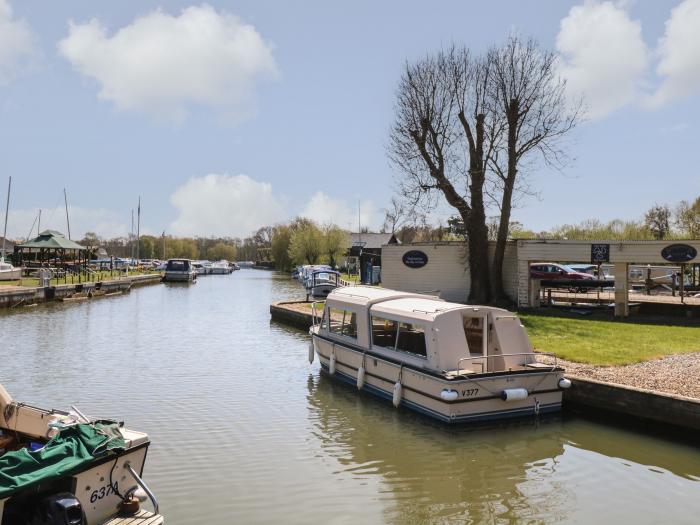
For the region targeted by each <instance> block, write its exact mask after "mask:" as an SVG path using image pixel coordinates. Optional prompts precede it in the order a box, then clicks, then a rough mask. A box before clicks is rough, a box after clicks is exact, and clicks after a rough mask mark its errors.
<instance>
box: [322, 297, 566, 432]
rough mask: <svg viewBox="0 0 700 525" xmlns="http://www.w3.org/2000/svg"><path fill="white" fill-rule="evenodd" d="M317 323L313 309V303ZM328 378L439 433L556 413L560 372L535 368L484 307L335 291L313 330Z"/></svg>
mask: <svg viewBox="0 0 700 525" xmlns="http://www.w3.org/2000/svg"><path fill="white" fill-rule="evenodd" d="M313 311H314V317H315V318H316V315H315V314H316V303H314V308H313ZM310 335H311V347H310V348H309V360H310V361H313V358H314V353H315V354H316V355H318V358H319V360H320V362H321V367H322V369H323V371H324V372H327V373H328V374H330V375H331V376H333V377H335V378H337V379H340V380H342V381H345V382H348V383H351V384H353V385H356V386H357V388H358V389H361V390H365V391H367V392H370V393H372V394H375V395H377V396H379V397H382V398H385V399H389V400H392V402H393V404H394V406H397V407H398V406H404V407H406V408H409V409H411V410H414V411H416V412H419V413H421V414H424V415H427V416H429V417H432V418H435V419H438V420H440V421H443V422H445V423H462V422H472V421H481V420H490V419H500V418H509V417H518V416H532V415H536V414H540V413H545V412H556V411H558V410H560V409H561V402H562V391H563V390H564V389H566V388H568V387H569V386H570V385H571V382H570V381H569V380H568V379H565V378H564V376H563V374H564V370H563V369H562V368H559V367H558V366H557V365H556V361H555V364H554V365H546V364H542V363H538V362H537V360H536V359H535V354H534V352H533V349H532V345H531V344H530V341H529V339H528V337H527V333H526V332H525V329H524V327H523V326H522V324H521V323H520V320H519V319H518V317H517V316H516V315H514V314H512V313H511V312H509V311H507V310H502V309H500V308H493V307H489V306H468V305H463V304H456V303H448V302H445V301H443V300H441V299H439V298H437V297H431V296H426V295H422V294H413V293H408V292H399V291H394V290H388V289H382V288H375V287H367V286H357V287H351V288H337V289H335V290H334V291H333V292H331V293H330V294H329V295H328V297H327V299H326V302H325V307H324V309H323V314H322V316H321V317H320V322H318V323H317V322H315V323H314V326H313V327H312V328H311V330H310Z"/></svg>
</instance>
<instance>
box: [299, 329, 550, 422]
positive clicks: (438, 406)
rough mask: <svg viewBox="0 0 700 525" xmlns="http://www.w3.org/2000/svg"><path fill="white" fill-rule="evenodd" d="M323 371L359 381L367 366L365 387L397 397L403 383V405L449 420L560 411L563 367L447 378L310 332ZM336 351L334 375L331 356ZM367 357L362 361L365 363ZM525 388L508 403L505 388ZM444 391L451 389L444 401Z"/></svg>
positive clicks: (353, 382) (479, 419)
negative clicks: (397, 387)
mask: <svg viewBox="0 0 700 525" xmlns="http://www.w3.org/2000/svg"><path fill="white" fill-rule="evenodd" d="M312 338H313V344H314V349H315V353H316V355H318V358H319V360H320V362H321V367H322V369H323V371H324V372H325V373H327V374H329V375H332V376H333V377H334V378H336V379H338V380H340V381H343V382H346V383H349V384H352V385H356V384H357V375H358V370H359V368H360V367H364V370H365V373H364V384H363V385H362V390H365V391H367V392H368V393H370V394H373V395H376V396H378V397H381V398H383V399H388V400H393V399H394V386H395V384H396V383H397V382H399V381H400V383H401V387H402V388H401V398H400V405H399V406H403V407H406V408H408V409H410V410H413V411H415V412H418V413H421V414H423V415H426V416H428V417H431V418H433V419H437V420H439V421H442V422H444V423H448V424H460V423H470V422H478V421H489V420H495V419H505V418H515V417H532V416H534V415H537V414H544V413H552V412H558V411H559V410H561V402H562V391H561V389H560V388H559V386H558V383H559V380H560V379H561V378H562V377H563V371H562V370H561V369H556V370H553V369H549V368H548V369H545V370H532V371H529V370H523V371H518V372H513V373H503V374H480V375H478V376H475V377H473V378H472V377H470V378H468V379H464V378H459V379H447V378H443V377H440V376H437V375H433V374H430V373H427V372H422V371H420V370H417V369H414V368H409V367H406V366H402V365H401V364H400V363H397V362H393V361H390V360H388V359H385V358H382V357H379V356H376V355H372V354H369V353H367V354H364V357H363V352H361V351H360V350H357V349H353V348H350V347H348V346H344V345H342V344H340V343H338V342H331V341H328V340H326V339H323V338H321V337H319V336H317V335H316V334H313V335H312ZM332 355H335V360H334V361H335V362H334V366H333V367H332V368H333V374H330V371H331V370H330V369H331V366H330V361H331V356H332ZM363 361H364V364H363ZM520 388H524V389H525V390H527V392H528V395H527V397H525V398H524V399H518V400H508V401H504V400H503V398H502V395H503V391H504V390H513V389H520ZM445 392H448V394H447V397H448V399H445V397H443V396H445V395H446V394H445Z"/></svg>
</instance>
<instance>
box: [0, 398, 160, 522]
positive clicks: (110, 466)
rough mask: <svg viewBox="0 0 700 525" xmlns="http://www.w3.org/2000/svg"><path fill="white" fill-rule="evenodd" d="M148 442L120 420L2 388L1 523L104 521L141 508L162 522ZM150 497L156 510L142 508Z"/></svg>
mask: <svg viewBox="0 0 700 525" xmlns="http://www.w3.org/2000/svg"><path fill="white" fill-rule="evenodd" d="M149 445H150V440H149V439H148V435H146V434H144V433H143V432H137V431H134V430H129V429H126V428H124V426H123V424H121V423H117V422H116V421H111V420H93V419H91V418H88V417H87V416H85V415H84V414H82V413H81V412H80V411H79V410H78V409H76V408H75V407H73V409H72V410H71V411H61V410H46V409H42V408H37V407H33V406H31V405H27V404H24V403H19V402H17V401H14V400H13V399H12V398H11V397H10V395H9V394H8V393H7V391H6V390H5V389H4V388H3V387H2V385H0V523H1V525H49V524H50V525H103V524H105V523H107V522H109V521H110V520H112V519H114V518H116V517H118V516H126V515H135V514H137V513H138V515H139V516H143V515H144V514H145V515H147V516H148V517H149V518H153V521H149V523H153V524H154V525H155V524H161V523H163V521H164V520H163V518H162V516H160V515H159V514H158V502H157V500H156V498H155V496H154V495H153V493H152V492H151V491H150V489H149V488H148V486H147V485H146V484H145V482H144V481H143V480H142V479H141V476H142V474H143V467H144V463H145V460H146V452H147V450H148V446H149ZM147 499H150V500H151V504H152V506H153V511H154V512H144V511H142V510H141V509H140V505H141V503H142V502H145V501H146V500H147Z"/></svg>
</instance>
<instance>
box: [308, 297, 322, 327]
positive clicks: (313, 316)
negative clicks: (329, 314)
mask: <svg viewBox="0 0 700 525" xmlns="http://www.w3.org/2000/svg"><path fill="white" fill-rule="evenodd" d="M322 302H323V301H314V302H313V303H311V326H313V327H314V328H315V327H316V326H318V325H319V324H321V320H322V319H323V308H321V315H320V316H319V315H318V313H317V312H316V308H317V307H316V305H318V304H321V303H322ZM317 321H318V322H317Z"/></svg>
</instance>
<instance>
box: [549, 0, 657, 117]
mask: <svg viewBox="0 0 700 525" xmlns="http://www.w3.org/2000/svg"><path fill="white" fill-rule="evenodd" d="M641 32H642V28H641V24H640V22H638V21H635V20H632V19H631V18H630V16H629V13H628V12H627V11H626V10H625V9H624V7H622V6H618V5H615V4H613V3H612V2H602V3H599V2H593V1H586V2H584V4H583V5H579V6H574V7H572V8H571V10H570V11H569V14H568V15H567V16H566V17H565V18H564V19H562V21H561V24H560V30H559V34H558V35H557V40H556V47H557V50H558V51H559V52H560V53H561V54H562V62H561V64H560V74H561V75H562V77H563V78H566V80H567V84H568V88H569V90H570V93H571V94H572V95H573V96H575V97H579V96H583V98H584V102H585V104H586V106H587V108H588V116H589V117H590V118H592V119H596V118H601V117H604V116H605V115H607V114H609V113H610V112H612V111H614V110H615V109H617V108H619V107H621V106H624V105H625V104H628V103H630V102H632V101H633V100H635V98H636V97H637V96H638V93H639V91H638V90H639V87H640V82H641V79H642V76H643V75H644V73H645V71H646V68H647V61H648V52H647V48H646V46H645V44H644V41H643V40H642V34H641Z"/></svg>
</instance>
